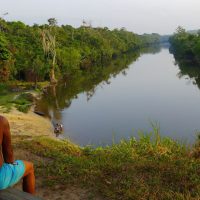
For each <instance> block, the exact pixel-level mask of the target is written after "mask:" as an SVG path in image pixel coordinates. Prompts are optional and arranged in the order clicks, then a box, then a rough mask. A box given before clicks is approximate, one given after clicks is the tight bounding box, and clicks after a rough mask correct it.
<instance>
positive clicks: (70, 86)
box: [37, 47, 160, 121]
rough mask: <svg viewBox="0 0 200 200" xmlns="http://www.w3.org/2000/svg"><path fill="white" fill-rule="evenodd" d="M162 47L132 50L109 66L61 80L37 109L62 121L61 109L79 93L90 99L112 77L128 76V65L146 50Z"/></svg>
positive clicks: (50, 88)
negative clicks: (98, 87)
mask: <svg viewBox="0 0 200 200" xmlns="http://www.w3.org/2000/svg"><path fill="white" fill-rule="evenodd" d="M159 51H160V48H158V47H157V48H156V49H155V48H153V49H150V48H148V49H146V50H142V51H140V52H139V51H138V52H134V53H133V52H130V53H128V54H124V55H122V56H121V57H119V58H117V59H115V60H113V61H112V63H110V65H108V66H97V67H93V68H91V69H89V70H87V71H82V72H81V73H79V74H77V75H76V76H74V77H73V78H71V79H69V80H67V81H66V82H60V83H58V84H57V85H55V86H52V87H49V88H48V89H47V92H45V94H44V95H43V96H42V98H41V99H40V100H39V101H38V102H37V109H38V110H39V111H41V112H44V113H45V114H46V115H47V116H48V117H49V118H51V119H53V120H56V121H60V120H61V112H60V111H61V110H62V109H64V108H68V107H69V106H70V105H71V102H72V100H73V99H76V98H77V97H78V94H80V93H82V92H84V93H85V94H86V96H87V101H89V100H90V99H91V98H92V97H93V96H94V95H95V92H96V89H97V86H100V87H101V86H103V85H107V84H110V83H111V82H110V79H111V78H112V77H113V78H115V77H116V76H117V75H118V74H123V75H124V76H126V74H127V72H126V71H127V69H128V66H129V65H130V64H131V63H132V62H134V61H136V60H137V58H138V57H139V56H140V55H141V53H142V54H143V53H144V52H148V53H149V52H151V53H152V52H159Z"/></svg>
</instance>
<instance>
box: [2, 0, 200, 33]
mask: <svg viewBox="0 0 200 200" xmlns="http://www.w3.org/2000/svg"><path fill="white" fill-rule="evenodd" d="M6 12H8V15H6V16H4V18H5V19H6V20H8V21H18V20H20V21H23V22H24V23H26V24H30V25H32V24H34V23H37V24H43V23H46V22H47V19H49V18H51V17H54V18H56V19H57V21H58V22H59V24H60V25H61V24H70V25H72V26H74V27H79V26H80V25H81V24H82V21H83V19H84V20H86V21H87V22H88V23H91V24H92V26H94V27H97V26H98V27H99V26H100V27H105V26H106V27H109V28H111V29H113V28H122V27H125V28H126V29H127V30H129V31H132V32H135V33H138V34H143V33H159V34H171V33H173V32H174V31H175V30H176V28H177V27H178V26H179V25H180V26H183V27H184V28H185V29H187V30H194V29H199V28H200V0H0V17H3V14H4V13H6Z"/></svg>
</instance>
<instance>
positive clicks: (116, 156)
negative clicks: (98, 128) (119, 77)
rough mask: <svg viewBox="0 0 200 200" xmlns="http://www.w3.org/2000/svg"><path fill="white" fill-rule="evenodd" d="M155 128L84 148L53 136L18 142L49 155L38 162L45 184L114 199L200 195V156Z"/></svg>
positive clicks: (192, 197)
mask: <svg viewBox="0 0 200 200" xmlns="http://www.w3.org/2000/svg"><path fill="white" fill-rule="evenodd" d="M153 129H154V130H153V131H152V132H151V133H149V134H144V133H142V132H140V137H139V139H135V138H134V137H132V138H131V139H130V140H122V141H120V143H118V144H113V145H112V146H107V147H98V148H92V147H89V146H88V147H84V148H81V147H78V146H76V145H74V144H72V143H70V142H69V141H55V140H54V139H49V138H48V139H47V138H35V139H33V140H31V141H30V140H24V141H20V146H18V147H19V148H23V149H25V150H26V151H30V152H32V153H34V154H36V155H38V156H41V157H43V158H48V159H49V162H47V163H39V164H37V165H36V174H37V175H38V176H42V177H43V180H44V184H45V185H49V186H52V187H53V186H55V185H67V184H76V185H77V184H78V185H79V186H84V187H87V188H93V190H94V193H95V192H99V193H101V194H102V196H103V198H104V199H109V200H110V199H111V200H112V199H116V200H120V199H123V200H130V199H133V200H134V199H136V200H137V199H155V200H156V199H159V200H160V199H161V200H162V199H163V200H166V199H196V200H197V199H199V198H200V158H199V157H195V156H193V154H191V152H192V151H193V150H192V149H190V148H189V147H186V146H185V145H182V144H179V143H177V142H175V141H173V140H171V139H170V138H161V137H160V134H159V128H157V127H156V126H154V127H153Z"/></svg>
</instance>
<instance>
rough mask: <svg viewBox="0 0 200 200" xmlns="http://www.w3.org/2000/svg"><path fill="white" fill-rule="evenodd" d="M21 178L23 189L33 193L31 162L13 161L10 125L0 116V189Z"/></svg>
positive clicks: (33, 179)
mask: <svg viewBox="0 0 200 200" xmlns="http://www.w3.org/2000/svg"><path fill="white" fill-rule="evenodd" d="M21 178H23V191H24V192H28V193H31V194H35V176H34V168H33V164H32V163H31V162H28V161H22V160H16V161H14V156H13V149H12V144H11V134H10V126H9V123H8V121H7V119H6V118H4V117H3V116H0V190H3V189H6V188H8V187H11V186H13V185H15V184H16V183H17V182H18V181H19V180H20V179H21Z"/></svg>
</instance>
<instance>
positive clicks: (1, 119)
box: [0, 115, 8, 124]
mask: <svg viewBox="0 0 200 200" xmlns="http://www.w3.org/2000/svg"><path fill="white" fill-rule="evenodd" d="M0 123H1V124H8V120H7V119H6V118H5V117H4V116H2V115H0Z"/></svg>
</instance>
